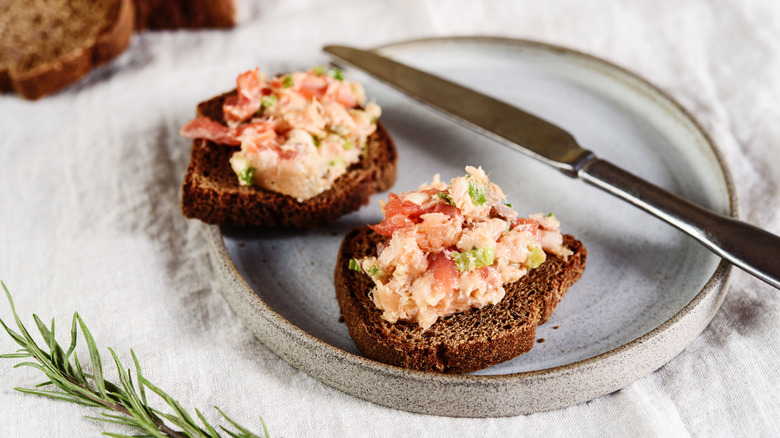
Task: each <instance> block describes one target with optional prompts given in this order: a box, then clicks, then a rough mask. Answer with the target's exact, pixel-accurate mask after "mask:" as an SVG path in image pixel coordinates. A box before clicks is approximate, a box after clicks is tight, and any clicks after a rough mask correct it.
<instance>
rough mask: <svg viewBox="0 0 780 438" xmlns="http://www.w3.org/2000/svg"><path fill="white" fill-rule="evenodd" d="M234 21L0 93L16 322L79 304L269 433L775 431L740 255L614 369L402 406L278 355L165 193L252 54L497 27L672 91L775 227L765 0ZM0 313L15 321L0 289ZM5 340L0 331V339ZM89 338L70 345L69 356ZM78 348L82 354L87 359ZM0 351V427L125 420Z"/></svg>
mask: <svg viewBox="0 0 780 438" xmlns="http://www.w3.org/2000/svg"><path fill="white" fill-rule="evenodd" d="M238 6H239V8H238V9H239V25H238V26H237V27H236V28H235V29H232V30H224V31H223V30H220V31H209V30H203V31H179V32H146V33H143V34H140V35H137V36H135V37H134V38H133V41H132V44H131V47H130V49H129V50H128V51H127V52H126V53H124V54H123V55H121V56H120V57H119V58H118V59H117V60H115V61H114V62H112V63H110V64H109V65H107V66H105V67H102V68H100V69H98V70H97V71H95V72H93V74H91V75H90V76H89V77H88V79H86V80H84V81H82V82H81V83H79V84H77V85H76V86H73V87H71V88H69V89H67V90H65V91H63V92H61V93H58V94H56V95H54V96H51V97H47V98H45V99H43V100H40V101H36V102H28V101H24V100H22V99H19V98H17V97H15V96H14V95H12V94H2V95H0V115H1V116H0V279H2V280H3V281H4V282H5V284H6V285H7V286H8V288H9V289H10V290H11V292H12V293H13V295H14V299H15V304H16V308H17V309H18V311H19V314H20V315H21V317H22V320H23V321H24V322H25V323H26V324H27V325H28V327H30V328H33V327H34V323H33V319H32V316H31V314H32V313H36V314H38V315H39V316H41V318H42V319H43V320H44V321H46V322H48V321H50V319H51V318H54V319H55V320H56V321H57V327H58V331H57V332H58V333H59V337H60V342H61V343H65V344H66V345H67V339H66V337H67V333H68V331H69V329H70V324H71V317H72V314H73V312H75V311H78V312H79V314H80V315H81V316H82V318H83V319H84V320H85V321H86V323H87V325H88V326H89V328H90V329H91V331H92V334H93V336H94V337H95V339H96V340H97V342H98V344H99V345H100V347H101V348H102V350H101V351H102V352H103V359H104V367H105V368H106V369H107V370H108V371H106V374H107V376H108V377H109V379H113V380H115V370H114V368H113V363H112V361H111V360H110V356H109V353H108V352H107V351H106V350H105V348H106V347H112V348H113V349H114V350H115V351H116V352H117V353H118V354H119V356H120V358H122V360H123V362H124V364H125V366H130V365H131V364H132V359H131V356H130V353H129V352H130V349H131V348H132V349H133V351H134V352H135V353H136V355H137V356H138V357H139V360H140V362H141V364H142V367H143V369H144V371H145V377H147V378H148V379H149V380H150V381H152V382H154V383H155V384H156V385H157V386H159V387H161V388H163V389H165V390H166V391H169V392H170V393H171V395H173V396H174V398H176V399H178V400H179V401H180V402H181V404H182V405H183V407H185V408H186V409H189V410H191V411H193V412H194V408H198V409H200V410H201V411H203V412H204V415H206V417H207V418H209V419H210V420H214V421H215V422H218V421H217V420H218V419H219V414H218V413H217V412H216V411H215V410H213V409H212V408H211V406H215V405H216V406H219V407H220V408H222V409H223V410H224V411H225V412H226V413H228V415H230V416H231V417H232V418H233V419H235V420H236V421H238V422H239V423H241V424H243V425H245V426H247V427H249V428H251V429H253V430H255V431H260V430H261V426H260V420H259V417H261V416H262V418H263V419H264V420H265V422H266V423H267V425H268V428H269V431H270V433H271V435H272V436H288V437H295V436H415V437H451V436H516V435H522V434H523V433H528V434H533V435H544V436H547V437H559V436H560V437H562V436H604V435H616V434H617V435H624V436H651V437H652V436H663V437H667V436H689V435H690V436H767V435H771V434H772V433H776V432H777V431H778V430H780V402H778V400H777V394H778V392H777V388H778V387H780V372H779V371H780V369H779V368H780V365H778V364H780V346H779V345H780V343H778V342H777V339H776V338H777V335H778V334H779V333H780V293H778V291H777V290H775V289H773V288H771V287H770V286H768V285H766V284H764V283H762V282H761V281H759V280H756V279H754V278H752V277H750V276H748V275H746V274H744V273H742V272H739V271H737V272H735V274H734V275H733V278H732V282H731V284H730V291H729V293H728V295H727V297H726V299H725V302H724V304H723V306H722V308H721V310H720V311H719V312H718V314H717V315H716V316H715V318H714V320H713V321H712V323H711V324H710V325H709V327H708V328H707V329H706V330H705V331H704V332H703V333H702V335H701V336H699V337H698V338H697V339H696V340H695V341H694V342H693V343H692V344H691V345H690V346H689V347H688V348H687V349H686V350H685V351H684V352H682V353H681V354H680V355H678V356H677V357H675V358H674V359H673V360H671V361H670V362H669V363H668V364H667V365H665V366H664V367H662V368H661V369H660V370H658V371H656V372H654V373H652V374H650V375H649V376H647V377H645V378H642V379H640V380H639V381H637V382H635V383H634V384H632V385H630V386H628V387H627V388H625V389H623V390H620V391H617V392H615V393H613V394H610V395H607V396H604V397H601V398H598V399H596V400H593V401H590V402H587V403H583V404H579V405H575V406H572V407H569V408H565V409H560V410H557V411H553V412H546V413H540V414H534V415H528V416H517V417H511V418H495V419H452V418H440V417H433V416H426V415H418V414H410V413H406V412H401V411H396V410H393V409H389V408H385V407H381V406H378V405H374V404H372V403H369V402H365V401H362V400H360V399H357V398H354V397H351V396H349V395H346V394H344V393H342V392H339V391H337V390H335V389H332V388H330V387H328V386H326V385H324V384H321V383H319V382H318V381H316V380H315V379H313V378H311V377H309V376H307V375H306V374H303V373H301V372H299V371H297V370H296V369H294V368H293V367H291V366H290V365H288V364H287V363H286V362H284V361H283V360H281V359H279V358H278V357H277V356H276V355H274V354H273V353H272V352H271V351H270V350H269V349H268V348H266V347H265V346H264V345H263V344H262V343H260V342H259V341H257V340H256V339H255V338H254V337H253V336H252V334H251V333H250V332H249V331H248V330H247V329H246V328H245V327H244V326H243V325H242V323H241V321H240V320H239V319H238V318H237V317H236V316H235V315H234V314H233V312H232V311H231V309H230V308H229V307H228V305H227V303H226V302H225V300H224V298H223V297H222V294H221V293H219V290H218V285H217V282H216V279H215V276H214V274H213V272H212V270H211V268H210V265H209V259H208V254H207V253H208V251H207V247H206V241H205V238H204V235H203V233H202V226H201V225H200V224H199V223H197V222H196V221H189V220H186V219H185V218H184V217H183V216H182V215H181V213H180V209H179V199H180V190H181V189H180V187H181V181H182V178H183V175H184V173H185V171H186V166H187V163H188V160H189V152H190V143H189V141H187V140H186V139H183V138H181V137H179V135H178V130H179V127H180V126H181V125H182V124H183V123H185V122H186V121H187V120H189V119H191V118H192V116H193V114H194V105H195V103H197V102H198V101H200V100H203V99H204V98H206V97H209V96H213V95H215V94H217V93H219V92H222V91H224V90H228V89H230V88H232V86H233V81H234V79H235V75H236V73H237V72H240V71H244V70H246V69H247V68H251V67H253V66H255V65H262V66H264V68H266V69H268V70H269V71H289V70H290V69H291V68H293V67H301V66H303V67H305V66H308V65H313V64H316V63H318V62H323V61H325V59H326V58H325V57H324V55H323V54H322V53H321V52H320V50H321V47H322V46H323V45H325V44H328V43H343V44H351V45H356V46H362V47H371V46H376V45H380V44H384V43H389V42H394V41H399V40H404V39H409V38H418V37H428V36H446V35H500V36H507V37H517V38H526V39H533V40H539V41H543V42H547V43H553V44H558V45H563V46H567V47H570V48H573V49H577V50H580V51H583V52H587V53H589V54H593V55H596V56H598V57H601V58H604V59H606V60H608V61H611V62H613V63H616V64H618V65H620V66H623V67H625V68H628V69H629V70H631V71H634V72H636V73H639V74H640V75H641V76H643V77H645V78H646V79H648V80H649V81H651V82H652V83H654V84H656V85H657V86H659V87H660V88H661V89H663V90H664V91H665V92H667V93H669V94H670V95H671V96H673V97H674V98H675V99H677V100H678V101H679V102H680V103H681V104H682V105H683V106H684V107H685V108H686V109H687V110H688V111H689V112H690V113H691V114H692V115H693V116H694V117H695V118H696V119H697V120H698V122H699V123H700V124H701V125H702V127H703V128H704V129H705V130H706V131H707V132H708V134H709V135H710V136H711V137H712V139H713V140H714V142H715V143H716V144H717V145H718V148H719V152H720V154H721V155H722V158H723V159H724V161H725V162H726V163H727V164H728V167H729V169H730V171H731V176H732V178H733V181H734V184H735V188H736V192H737V195H738V198H739V203H740V215H741V217H742V218H743V219H744V220H746V221H748V222H750V223H753V224H756V225H758V226H760V227H762V228H765V229H768V230H770V231H772V232H774V233H776V234H778V233H780V208H778V206H779V205H780V166H778V165H777V162H778V161H777V157H778V156H780V123H778V122H777V121H778V120H780V82H779V81H778V77H780V6H778V5H777V3H776V2H774V1H772V0H765V1H758V0H756V1H748V2H741V1H736V0H730V1H727V0H712V1H710V0H685V1H680V2H625V1H618V0H598V1H596V0H591V1H574V0H565V1H564V0H562V1H554V2H538V1H530V0H528V1H516V2H480V1H433V0H427V1H425V0H416V1H397V2H361V1H344V0H333V1H331V2H326V3H323V2H308V1H298V0H285V1H278V0H266V1H257V2H250V1H248V0H246V1H242V2H239V5H238ZM0 301H2V302H1V303H0V318H2V319H3V320H4V321H6V322H12V321H13V318H12V316H11V312H10V309H9V307H8V306H7V304H6V303H5V300H4V299H2V300H0ZM15 350H16V345H15V344H14V343H13V342H12V341H11V339H10V338H9V337H8V336H6V335H5V334H4V333H0V353H10V352H13V351H15ZM81 357H82V358H86V357H87V356H86V354H85V355H83V356H81ZM82 360H84V359H82ZM15 362H18V361H12V360H8V359H2V360H0V436H3V437H41V436H48V437H74V436H79V437H80V436H99V435H100V433H101V432H102V431H104V430H105V431H113V432H120V433H132V431H130V430H127V429H122V428H120V427H118V426H114V425H109V424H103V423H99V422H96V421H94V420H89V419H86V418H85V416H96V415H99V411H98V410H95V409H91V408H86V407H83V406H78V405H72V404H68V403H65V402H60V401H54V400H49V399H43V398H41V397H34V396H30V395H25V394H21V393H19V392H16V391H14V390H13V388H14V387H28V388H29V387H32V386H34V385H35V384H37V383H40V382H41V381H42V380H43V379H42V377H41V376H40V375H39V373H38V372H37V371H35V370H32V369H28V368H21V369H13V367H12V365H13V364H14V363H15Z"/></svg>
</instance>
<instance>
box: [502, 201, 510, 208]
mask: <svg viewBox="0 0 780 438" xmlns="http://www.w3.org/2000/svg"><path fill="white" fill-rule="evenodd" d="M504 205H506V206H507V207H509V208H512V204H510V203H509V202H504Z"/></svg>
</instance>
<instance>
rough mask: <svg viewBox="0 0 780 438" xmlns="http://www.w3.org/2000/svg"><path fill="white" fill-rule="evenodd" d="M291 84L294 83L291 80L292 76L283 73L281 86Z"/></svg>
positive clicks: (285, 86)
mask: <svg viewBox="0 0 780 438" xmlns="http://www.w3.org/2000/svg"><path fill="white" fill-rule="evenodd" d="M293 85H295V82H293V78H292V76H290V75H284V77H283V78H282V87H283V88H290V87H292V86H293Z"/></svg>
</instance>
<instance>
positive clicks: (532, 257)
mask: <svg viewBox="0 0 780 438" xmlns="http://www.w3.org/2000/svg"><path fill="white" fill-rule="evenodd" d="M546 258H547V255H546V254H545V253H544V250H542V247H541V246H535V247H533V248H531V252H530V253H529V254H528V260H526V264H527V265H528V269H536V268H538V267H539V265H541V264H542V263H544V260H545V259H546Z"/></svg>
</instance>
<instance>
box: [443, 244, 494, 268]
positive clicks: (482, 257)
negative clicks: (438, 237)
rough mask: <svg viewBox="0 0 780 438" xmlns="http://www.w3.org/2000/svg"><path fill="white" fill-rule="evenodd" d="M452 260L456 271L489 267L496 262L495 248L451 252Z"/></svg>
mask: <svg viewBox="0 0 780 438" xmlns="http://www.w3.org/2000/svg"><path fill="white" fill-rule="evenodd" d="M452 260H453V261H454V262H455V268H456V269H457V270H458V271H470V270H472V269H479V268H482V267H484V266H490V265H492V264H493V262H494V261H495V260H496V249H495V247H492V246H489V247H487V248H474V249H472V250H471V251H465V252H453V253H452Z"/></svg>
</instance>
